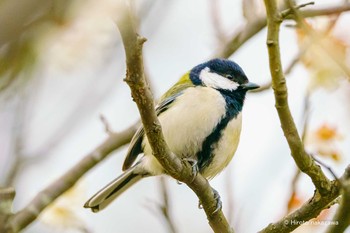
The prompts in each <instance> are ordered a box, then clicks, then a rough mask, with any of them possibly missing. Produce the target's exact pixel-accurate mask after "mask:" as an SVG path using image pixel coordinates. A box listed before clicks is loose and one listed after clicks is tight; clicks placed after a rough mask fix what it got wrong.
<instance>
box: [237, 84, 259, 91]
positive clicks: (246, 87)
mask: <svg viewBox="0 0 350 233" xmlns="http://www.w3.org/2000/svg"><path fill="white" fill-rule="evenodd" d="M241 87H242V88H243V89H244V90H248V91H249V90H254V89H257V88H259V87H260V86H259V85H258V84H255V83H251V82H249V83H244V84H242V85H241Z"/></svg>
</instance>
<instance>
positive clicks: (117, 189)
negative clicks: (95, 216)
mask: <svg viewBox="0 0 350 233" xmlns="http://www.w3.org/2000/svg"><path fill="white" fill-rule="evenodd" d="M142 177H143V176H142V175H141V174H137V173H135V172H134V167H133V168H130V169H128V170H127V171H126V172H124V173H123V174H121V175H120V176H119V177H117V178H116V179H114V180H113V181H112V182H110V183H109V184H107V185H106V186H105V187H104V188H102V189H101V190H100V191H98V192H97V193H96V194H95V195H93V196H92V197H91V198H90V199H89V200H88V201H87V202H86V203H85V204H84V207H85V208H91V210H92V212H98V211H100V210H102V209H104V208H106V207H107V206H108V205H109V204H110V203H111V202H112V201H113V200H114V199H116V198H117V197H118V196H119V195H120V194H122V193H123V192H124V191H125V190H127V189H128V188H129V187H130V186H132V185H133V184H135V183H136V182H137V181H139V180H140V179H141V178H142Z"/></svg>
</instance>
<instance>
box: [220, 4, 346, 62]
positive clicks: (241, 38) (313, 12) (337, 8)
mask: <svg viewBox="0 0 350 233" xmlns="http://www.w3.org/2000/svg"><path fill="white" fill-rule="evenodd" d="M283 9H286V8H285V7H284V8H282V10H283ZM345 11H350V4H349V3H346V4H337V5H334V6H328V7H321V8H319V9H310V10H301V11H300V14H301V15H302V16H303V17H305V18H309V17H317V16H325V15H334V14H339V13H341V12H345ZM265 27H266V16H257V17H256V19H255V20H253V21H249V22H246V23H245V24H244V25H242V26H241V27H240V28H239V29H237V31H236V32H235V33H234V35H233V36H232V38H231V39H230V40H229V41H228V42H227V43H225V44H224V45H223V46H222V47H221V48H220V49H219V52H217V53H216V54H215V55H214V57H224V58H228V57H230V56H231V55H232V54H234V53H235V52H236V51H237V50H238V49H239V48H240V47H241V46H242V45H243V44H244V43H245V42H247V41H248V40H249V39H251V38H252V37H253V36H255V35H256V34H257V33H258V32H260V31H261V30H262V29H263V28H265Z"/></svg>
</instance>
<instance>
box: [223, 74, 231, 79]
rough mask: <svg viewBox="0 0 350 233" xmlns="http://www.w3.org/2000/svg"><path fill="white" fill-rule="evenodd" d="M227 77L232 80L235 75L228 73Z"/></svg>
mask: <svg viewBox="0 0 350 233" xmlns="http://www.w3.org/2000/svg"><path fill="white" fill-rule="evenodd" d="M225 77H226V78H228V79H230V80H232V79H233V76H232V75H230V74H226V76H225Z"/></svg>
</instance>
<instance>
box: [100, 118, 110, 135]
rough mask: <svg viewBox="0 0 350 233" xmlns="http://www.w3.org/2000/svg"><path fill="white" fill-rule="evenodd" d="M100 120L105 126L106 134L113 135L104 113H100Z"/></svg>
mask: <svg viewBox="0 0 350 233" xmlns="http://www.w3.org/2000/svg"><path fill="white" fill-rule="evenodd" d="M100 120H101V122H102V124H103V126H104V128H105V131H106V133H107V134H108V135H113V131H112V129H111V126H110V125H109V123H108V121H107V119H106V117H105V116H104V115H102V114H100Z"/></svg>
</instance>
